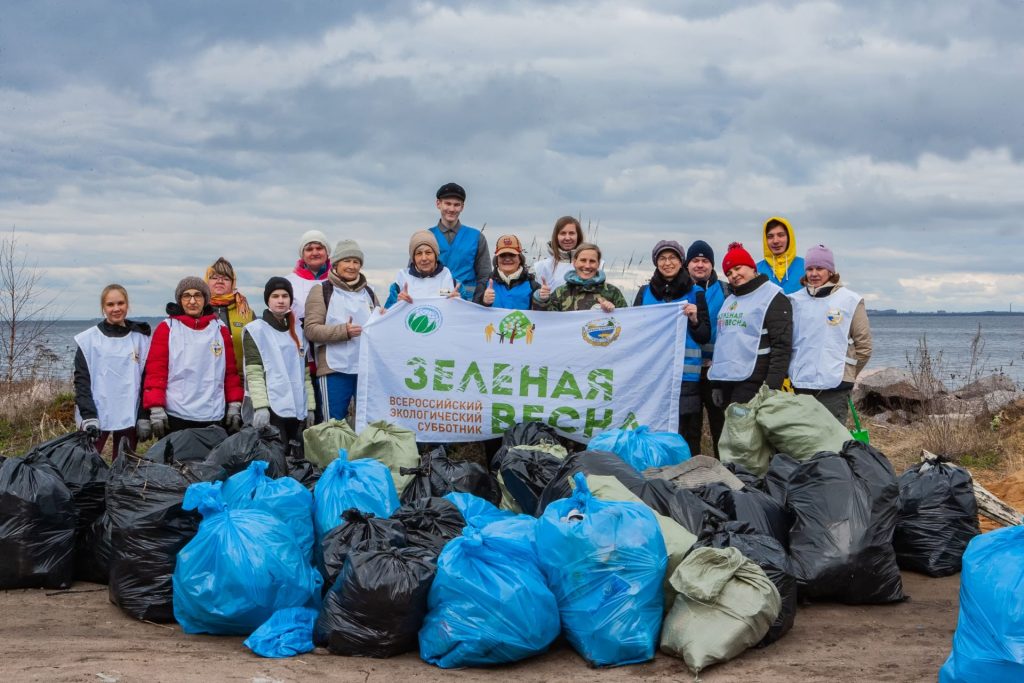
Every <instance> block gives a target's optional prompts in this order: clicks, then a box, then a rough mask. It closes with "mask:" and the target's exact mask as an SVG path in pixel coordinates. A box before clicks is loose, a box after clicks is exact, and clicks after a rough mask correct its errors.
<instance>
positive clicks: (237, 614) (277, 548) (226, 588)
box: [172, 482, 323, 635]
mask: <svg viewBox="0 0 1024 683" xmlns="http://www.w3.org/2000/svg"><path fill="white" fill-rule="evenodd" d="M182 509H184V510H195V509H198V510H199V513H200V514H201V515H202V517H203V521H202V522H200V524H199V532H198V533H197V534H196V535H195V537H194V538H193V539H192V540H191V541H189V542H188V545H186V546H185V547H184V548H182V549H181V551H180V552H179V553H178V558H177V564H176V566H175V568H174V576H173V577H172V584H173V587H174V618H175V619H177V621H178V623H179V624H181V629H182V630H183V631H184V632H185V633H212V634H215V635H249V634H250V633H252V632H253V631H255V630H256V629H257V628H258V627H259V626H260V625H261V624H263V622H265V621H266V620H267V619H269V618H270V617H271V616H273V614H274V613H275V612H277V611H278V610H280V609H284V608H285V607H314V606H316V605H317V604H319V598H320V588H321V586H322V584H323V579H322V578H321V576H320V572H318V571H317V570H316V569H314V568H313V567H312V566H310V564H309V562H308V561H307V560H306V557H305V554H304V553H303V551H302V550H301V549H300V548H299V546H298V545H297V544H296V543H295V539H294V538H293V535H292V530H291V529H290V528H289V527H288V525H287V524H285V523H284V522H282V521H281V520H279V519H277V518H276V517H274V516H273V515H271V514H269V513H267V512H263V511H262V510H231V509H229V508H228V507H227V506H226V505H225V504H224V500H223V499H222V497H221V483H220V482H215V483H210V482H200V483H198V484H192V485H191V486H189V487H188V489H187V490H186V491H185V500H184V502H183V503H182Z"/></svg>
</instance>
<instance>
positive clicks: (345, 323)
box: [305, 240, 380, 420]
mask: <svg viewBox="0 0 1024 683" xmlns="http://www.w3.org/2000/svg"><path fill="white" fill-rule="evenodd" d="M362 268H363V252H362V250H361V249H360V248H359V245H358V244H356V243H355V242H354V241H353V240H341V241H340V242H338V243H337V244H336V245H334V251H332V252H331V270H330V272H329V273H328V276H327V280H325V281H324V282H322V283H319V284H317V285H315V286H314V287H313V289H311V290H310V291H309V296H308V297H307V298H306V326H305V332H306V339H308V340H309V341H310V342H312V343H313V344H314V346H315V349H316V375H317V383H318V385H319V387H320V396H321V401H322V403H321V408H322V410H323V414H322V417H323V418H324V419H325V420H326V419H328V418H331V419H335V420H344V419H345V418H346V417H347V416H348V409H349V404H350V403H351V402H352V399H353V398H354V397H355V395H356V380H357V378H358V372H359V336H360V335H361V334H362V333H363V325H364V324H365V323H366V321H367V320H369V318H370V314H371V313H372V312H373V310H374V309H375V308H377V307H378V306H380V304H379V303H378V301H377V295H376V294H374V293H373V290H372V289H370V287H369V286H368V285H367V284H366V276H365V275H363V273H362V272H361V271H362Z"/></svg>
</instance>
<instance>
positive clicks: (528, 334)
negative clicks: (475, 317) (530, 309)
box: [484, 311, 537, 344]
mask: <svg viewBox="0 0 1024 683" xmlns="http://www.w3.org/2000/svg"><path fill="white" fill-rule="evenodd" d="M536 331H537V325H535V324H534V323H533V321H532V320H530V319H529V318H527V317H526V314H525V313H523V312H522V311H512V312H511V313H509V314H508V315H506V316H505V317H504V318H502V319H501V321H500V322H499V323H498V325H497V326H495V325H494V323H492V322H489V323H487V327H485V328H484V339H485V340H486V341H487V342H488V343H490V341H491V340H492V339H494V338H495V337H497V338H498V343H499V344H506V343H508V344H515V343H516V340H517V339H522V340H525V341H526V343H527V344H532V343H533V335H534V333H535V332H536Z"/></svg>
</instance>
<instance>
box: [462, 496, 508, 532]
mask: <svg viewBox="0 0 1024 683" xmlns="http://www.w3.org/2000/svg"><path fill="white" fill-rule="evenodd" d="M444 498H445V500H448V501H450V502H451V503H453V504H454V505H455V507H457V508H459V512H461V513H462V518H463V519H464V520H466V525H467V526H470V525H471V526H475V527H478V528H481V529H482V528H484V527H485V526H487V525H488V524H490V523H491V522H497V521H498V520H501V519H508V518H509V517H514V516H515V513H514V512H512V511H511V510H501V509H499V508H498V507H497V506H496V505H494V504H493V503H492V502H490V501H489V500H484V499H483V498H481V497H480V496H474V495H473V494H472V493H458V492H455V491H453V492H452V493H449V494H447V495H445V496H444Z"/></svg>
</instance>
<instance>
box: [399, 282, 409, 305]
mask: <svg viewBox="0 0 1024 683" xmlns="http://www.w3.org/2000/svg"><path fill="white" fill-rule="evenodd" d="M398 300H399V301H404V302H405V303H407V304H411V303H412V297H411V296H409V283H408V282H406V283H405V284H404V285H402V291H401V292H399V293H398Z"/></svg>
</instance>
